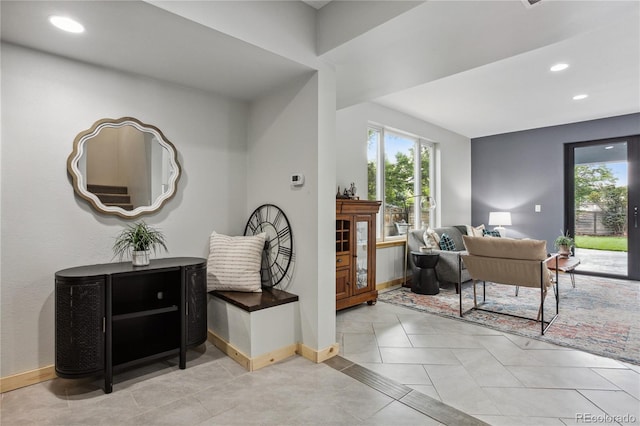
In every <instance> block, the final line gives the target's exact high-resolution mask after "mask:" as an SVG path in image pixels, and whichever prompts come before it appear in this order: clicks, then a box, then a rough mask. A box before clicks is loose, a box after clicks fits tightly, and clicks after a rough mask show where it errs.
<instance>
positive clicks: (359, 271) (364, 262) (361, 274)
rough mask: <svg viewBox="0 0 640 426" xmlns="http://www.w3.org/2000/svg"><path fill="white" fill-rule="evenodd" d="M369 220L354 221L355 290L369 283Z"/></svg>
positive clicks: (365, 286)
mask: <svg viewBox="0 0 640 426" xmlns="http://www.w3.org/2000/svg"><path fill="white" fill-rule="evenodd" d="M368 244H369V221H368V220H364V221H363V220H359V221H357V222H356V261H357V263H356V290H360V289H364V288H367V286H368V283H369V265H368V259H369V256H368V254H369V253H368Z"/></svg>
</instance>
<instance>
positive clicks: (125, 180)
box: [67, 117, 180, 219]
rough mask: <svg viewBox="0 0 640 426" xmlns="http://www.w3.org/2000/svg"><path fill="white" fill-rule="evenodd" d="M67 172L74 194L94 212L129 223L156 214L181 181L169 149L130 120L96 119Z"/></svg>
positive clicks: (154, 131)
mask: <svg viewBox="0 0 640 426" xmlns="http://www.w3.org/2000/svg"><path fill="white" fill-rule="evenodd" d="M67 171H68V172H69V174H70V175H71V177H72V178H73V188H74V190H75V192H76V194H78V195H79V196H80V197H82V198H83V199H85V200H86V201H87V202H89V204H91V205H92V206H93V208H94V209H96V210H97V211H99V212H101V213H105V214H112V215H116V216H120V217H124V218H129V219H132V218H136V217H138V216H141V215H143V214H149V213H153V212H155V211H157V210H159V209H160V208H161V207H162V206H163V205H164V203H166V202H167V201H168V200H169V199H171V197H173V196H174V195H175V194H176V187H177V182H178V179H179V178H180V164H179V163H178V153H177V151H176V149H175V147H174V146H173V144H172V143H171V142H169V140H167V138H166V137H165V136H164V135H163V134H162V132H161V131H160V130H159V129H158V128H157V127H155V126H151V125H149V124H144V123H142V122H140V121H139V120H136V119H135V118H132V117H123V118H119V119H117V120H112V119H103V120H98V121H96V122H95V123H94V124H93V126H92V127H91V128H90V129H88V130H85V131H83V132H81V133H79V134H78V136H76V138H75V140H74V141H73V152H71V155H69V158H68V159H67Z"/></svg>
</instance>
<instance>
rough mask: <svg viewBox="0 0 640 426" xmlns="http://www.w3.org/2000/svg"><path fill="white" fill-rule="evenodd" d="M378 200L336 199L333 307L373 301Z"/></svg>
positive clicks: (374, 293) (376, 297)
mask: <svg viewBox="0 0 640 426" xmlns="http://www.w3.org/2000/svg"><path fill="white" fill-rule="evenodd" d="M380 204H381V202H380V201H366V200H347V199H344V200H336V310H340V309H344V308H348V307H350V306H354V305H358V304H360V303H364V302H367V303H368V304H369V305H373V304H375V303H376V301H377V299H378V291H377V290H376V214H377V213H378V210H379V209H380Z"/></svg>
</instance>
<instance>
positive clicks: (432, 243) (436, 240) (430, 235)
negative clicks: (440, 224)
mask: <svg viewBox="0 0 640 426" xmlns="http://www.w3.org/2000/svg"><path fill="white" fill-rule="evenodd" d="M422 239H423V240H424V245H425V246H427V247H431V248H435V249H437V248H440V236H439V235H438V234H437V233H436V231H434V230H433V229H431V228H427V230H426V231H424V234H423V236H422Z"/></svg>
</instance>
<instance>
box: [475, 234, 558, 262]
mask: <svg viewBox="0 0 640 426" xmlns="http://www.w3.org/2000/svg"><path fill="white" fill-rule="evenodd" d="M463 240H464V246H465V247H466V248H467V251H468V252H469V254H470V255H474V256H485V257H499V258H505V259H523V260H544V259H546V258H547V242H546V241H544V240H514V239H510V238H483V237H469V236H467V235H465V236H463Z"/></svg>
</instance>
